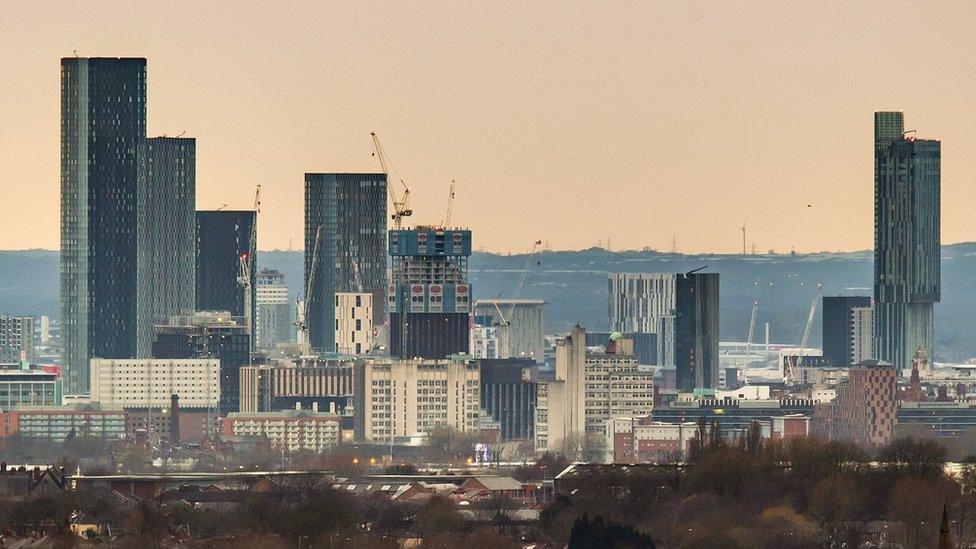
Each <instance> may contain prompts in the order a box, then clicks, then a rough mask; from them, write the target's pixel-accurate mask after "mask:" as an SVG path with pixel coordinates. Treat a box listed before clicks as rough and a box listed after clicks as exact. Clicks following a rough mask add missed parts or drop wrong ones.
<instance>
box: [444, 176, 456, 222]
mask: <svg viewBox="0 0 976 549" xmlns="http://www.w3.org/2000/svg"><path fill="white" fill-rule="evenodd" d="M453 209H454V180H453V179H452V180H451V191H450V194H449V195H448V197H447V215H445V216H444V221H442V222H441V227H444V228H445V229H446V228H448V227H450V226H451V211H452V210H453Z"/></svg>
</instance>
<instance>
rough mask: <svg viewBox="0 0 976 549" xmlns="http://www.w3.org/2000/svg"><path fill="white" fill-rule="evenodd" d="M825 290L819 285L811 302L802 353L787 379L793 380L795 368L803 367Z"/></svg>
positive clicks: (801, 341)
mask: <svg viewBox="0 0 976 549" xmlns="http://www.w3.org/2000/svg"><path fill="white" fill-rule="evenodd" d="M822 290H823V284H822V283H820V284H817V293H816V294H814V296H813V300H812V301H810V309H809V311H807V323H806V326H804V327H803V338H802V339H801V340H800V352H799V353H798V356H797V357H796V359H794V360H793V366H792V368H791V369H790V371H789V372H787V379H789V380H792V379H793V375H794V372H793V368H798V367H800V366H802V365H803V351H805V350H806V347H807V342H808V341H809V339H810V328H811V327H812V326H813V317H814V315H815V314H816V312H817V302H818V301H820V295H821V291H822Z"/></svg>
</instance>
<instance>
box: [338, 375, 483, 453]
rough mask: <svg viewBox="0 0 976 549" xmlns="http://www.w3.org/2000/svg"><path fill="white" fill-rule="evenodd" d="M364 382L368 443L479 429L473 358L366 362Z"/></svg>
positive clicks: (361, 404)
mask: <svg viewBox="0 0 976 549" xmlns="http://www.w3.org/2000/svg"><path fill="white" fill-rule="evenodd" d="M362 383H363V387H364V390H363V391H361V392H360V393H358V394H357V398H358V400H357V402H356V407H357V409H358V408H361V409H362V410H363V411H364V413H363V421H364V436H365V438H366V440H368V441H372V442H384V443H388V442H391V439H396V438H397V437H413V436H426V435H429V434H430V433H431V432H433V431H434V430H435V429H437V428H439V427H450V428H453V429H455V430H457V431H463V432H474V431H476V430H477V429H478V420H479V418H480V415H481V414H480V408H481V397H480V393H481V387H480V385H481V379H480V374H479V370H478V365H477V364H476V363H474V362H473V361H471V360H470V359H467V358H464V357H460V356H454V357H451V358H449V359H444V360H431V359H410V360H400V359H367V360H366V361H365V364H364V366H363V381H362ZM394 389H395V390H394Z"/></svg>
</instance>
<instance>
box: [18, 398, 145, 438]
mask: <svg viewBox="0 0 976 549" xmlns="http://www.w3.org/2000/svg"><path fill="white" fill-rule="evenodd" d="M125 417H126V414H125V410H123V409H122V408H120V407H116V406H102V405H101V404H97V403H87V404H73V405H65V406H27V405H22V406H17V407H15V408H14V409H13V410H11V411H9V412H4V413H2V414H0V423H4V424H6V425H7V428H6V430H7V432H8V433H9V434H13V433H20V436H22V437H24V438H44V439H51V440H54V441H58V442H62V441H64V439H66V438H68V437H69V436H71V437H95V438H102V439H106V440H122V439H124V438H125Z"/></svg>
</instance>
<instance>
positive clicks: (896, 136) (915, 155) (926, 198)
mask: <svg viewBox="0 0 976 549" xmlns="http://www.w3.org/2000/svg"><path fill="white" fill-rule="evenodd" d="M906 133H909V132H905V131H904V118H903V115H902V113H900V112H876V113H875V114H874V302H875V311H874V342H875V343H874V352H875V355H876V357H877V358H878V359H880V360H883V361H887V362H890V363H891V364H893V365H894V366H895V368H896V369H897V370H898V371H904V370H906V369H908V368H910V367H911V361H912V357H914V356H915V354H916V352H918V351H919V350H920V349H921V350H923V351H924V353H925V354H926V356H928V357H932V344H933V339H934V336H933V331H934V330H933V326H934V321H933V306H934V304H935V303H938V302H939V300H940V294H941V282H940V276H941V260H940V235H939V230H940V227H939V225H940V213H939V208H940V192H941V191H940V187H941V175H940V172H941V162H942V153H941V143H940V142H939V141H935V140H928V139H915V138H914V137H910V136H906Z"/></svg>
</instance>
